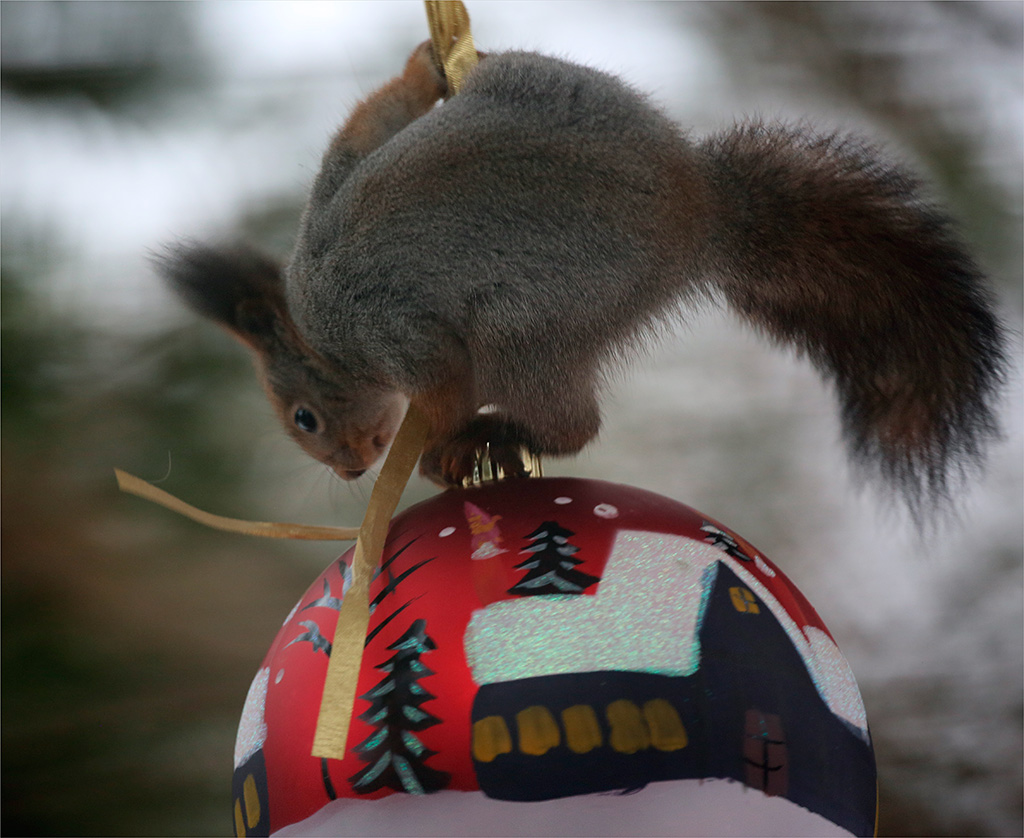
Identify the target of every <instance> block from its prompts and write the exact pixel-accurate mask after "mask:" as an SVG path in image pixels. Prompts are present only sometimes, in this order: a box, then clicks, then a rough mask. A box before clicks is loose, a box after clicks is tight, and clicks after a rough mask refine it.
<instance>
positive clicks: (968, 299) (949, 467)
mask: <svg viewBox="0 0 1024 838" xmlns="http://www.w3.org/2000/svg"><path fill="white" fill-rule="evenodd" d="M701 152H702V153H703V154H704V155H705V160H706V161H708V166H709V170H710V171H711V178H710V180H711V182H712V183H713V184H714V186H715V190H716V201H718V202H720V203H719V204H718V206H717V209H716V212H717V213H719V214H720V217H721V223H720V224H719V225H718V227H719V229H720V230H721V231H722V233H721V235H722V236H723V240H722V241H720V242H717V243H716V244H717V245H718V246H716V247H715V248H714V250H715V252H717V253H719V254H723V255H722V256H721V257H719V261H718V264H717V265H716V266H715V267H716V269H717V270H716V277H715V282H716V284H717V285H718V287H719V288H720V290H721V292H722V293H723V295H724V297H725V298H726V300H727V301H728V302H729V304H730V305H731V306H732V307H733V308H735V309H736V310H737V311H738V312H739V313H740V314H741V315H742V316H743V317H745V318H746V319H747V320H748V321H750V322H751V323H752V324H753V325H754V326H755V328H757V329H758V330H759V331H762V332H764V333H766V334H767V335H768V336H770V337H771V338H772V339H774V340H777V341H779V342H782V343H786V344H789V345H793V346H795V347H796V348H797V349H798V350H800V351H802V352H804V353H806V354H807V355H808V357H809V358H810V359H811V361H812V362H813V363H814V364H815V365H816V366H817V367H818V369H819V370H820V371H821V372H822V373H823V374H824V375H825V376H826V377H827V378H829V379H830V380H831V381H833V382H834V384H835V387H836V390H837V393H838V396H839V400H840V402H841V411H842V422H843V430H844V434H845V436H846V439H847V441H848V443H849V446H850V449H851V452H852V455H853V458H854V460H855V461H856V462H857V463H858V464H859V465H862V466H867V467H868V468H869V469H870V470H877V471H879V472H880V473H881V475H882V476H883V477H884V478H885V479H886V480H887V481H888V482H889V483H891V484H893V485H895V486H897V487H899V488H900V489H902V490H903V492H904V495H905V497H906V498H907V501H908V505H909V507H910V509H911V512H912V513H913V514H914V515H915V517H916V518H917V519H918V520H920V519H921V516H922V513H923V512H924V511H926V510H927V509H928V508H930V507H931V506H933V505H934V504H935V503H936V502H938V503H941V502H943V501H946V500H948V499H949V497H950V493H951V490H952V489H953V488H954V487H955V486H956V485H957V483H958V481H957V480H956V479H955V478H957V477H959V476H962V474H963V472H964V471H965V470H968V469H970V468H972V467H976V466H978V465H980V464H981V462H982V460H983V455H984V449H985V447H986V444H987V443H988V442H990V441H991V440H992V438H993V437H996V436H997V435H998V427H997V421H996V416H995V402H996V400H997V396H998V392H999V389H1000V384H1001V383H1002V381H1003V378H1004V375H1005V367H1006V355H1005V349H1004V338H1003V334H1002V329H1001V327H1000V325H999V322H998V320H997V318H996V316H995V314H994V313H993V306H992V302H991V300H990V299H989V296H988V294H987V292H986V290H985V287H984V283H983V280H982V277H981V275H980V273H979V271H978V268H977V267H976V266H975V264H974V262H973V261H972V260H971V258H970V256H968V255H967V253H966V251H965V249H964V248H963V247H962V245H961V244H960V242H959V241H958V240H957V237H956V235H955V234H954V232H953V231H952V229H951V225H950V222H949V220H948V218H947V217H946V216H945V215H943V214H942V213H941V212H940V211H939V210H937V209H936V208H935V207H934V206H932V205H931V204H929V203H928V202H927V201H926V200H924V199H923V197H922V196H921V193H920V189H919V186H918V184H917V183H916V182H915V181H914V180H913V178H911V177H910V176H909V175H907V174H906V173H905V172H904V171H902V170H901V169H899V168H896V167H894V166H891V165H889V164H886V163H884V162H882V160H881V158H880V157H879V156H878V154H877V153H876V152H875V150H873V149H871V148H869V147H867V146H865V145H863V144H861V143H859V142H858V141H856V140H852V139H847V138H842V137H837V136H820V135H814V134H812V133H808V132H804V131H798V130H794V129H790V128H786V127H781V126H779V127H767V126H763V125H760V124H752V125H747V126H743V127H740V128H737V129H735V130H732V131H729V132H727V133H725V134H722V135H719V136H716V137H712V138H710V139H709V140H707V141H706V142H705V143H703V144H702V146H701Z"/></svg>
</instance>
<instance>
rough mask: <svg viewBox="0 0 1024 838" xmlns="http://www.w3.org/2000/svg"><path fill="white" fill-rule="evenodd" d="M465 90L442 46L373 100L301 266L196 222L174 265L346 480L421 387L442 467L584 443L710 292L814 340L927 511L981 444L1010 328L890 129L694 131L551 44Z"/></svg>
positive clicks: (790, 338) (455, 472)
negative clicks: (617, 395) (485, 455)
mask: <svg viewBox="0 0 1024 838" xmlns="http://www.w3.org/2000/svg"><path fill="white" fill-rule="evenodd" d="M447 94H448V88H447V84H446V80H445V76H444V73H443V70H442V69H440V68H439V65H438V63H437V62H436V61H435V59H434V57H433V52H432V49H431V47H430V45H429V43H425V44H421V45H420V46H419V47H418V48H417V49H416V50H415V51H414V52H413V53H412V55H411V57H410V58H409V60H408V62H407V64H406V66H405V69H404V72H403V73H402V74H401V75H400V76H398V77H396V78H394V79H392V80H391V81H389V82H388V83H386V84H385V85H384V86H382V87H381V88H380V89H378V90H376V91H375V92H374V93H372V94H371V95H370V96H369V97H368V98H366V99H365V100H364V101H362V102H360V103H359V104H358V105H357V106H356V107H355V109H354V110H353V111H352V113H351V115H350V116H349V118H348V120H347V121H346V122H345V123H344V125H343V126H342V127H341V129H340V130H339V131H338V132H337V134H336V135H335V136H334V137H333V139H332V140H331V142H330V145H329V147H328V149H327V151H326V153H325V154H324V157H323V161H322V166H321V168H320V170H319V172H318V174H317V175H316V178H315V180H314V183H313V185H312V190H311V194H310V197H309V201H308V204H307V206H306V208H305V210H304V213H303V216H302V219H301V222H300V229H299V234H298V238H297V243H296V246H295V250H294V254H293V256H292V258H291V261H290V263H289V264H288V265H287V267H285V268H282V267H281V266H280V265H279V264H278V263H276V262H275V261H274V260H272V259H269V258H267V257H266V256H263V255H261V254H260V253H258V252H256V251H255V250H253V249H251V248H249V247H248V246H244V245H207V244H199V243H195V242H186V243H181V244H178V245H175V246H172V247H171V248H170V249H169V250H168V251H167V252H166V253H165V255H164V256H163V257H162V258H161V259H160V260H159V262H160V266H159V267H160V271H161V273H162V274H163V276H164V278H165V279H166V280H167V282H168V283H169V285H170V287H171V288H172V289H173V290H174V291H176V292H177V293H178V294H179V295H180V297H181V298H183V300H184V301H185V302H186V303H187V304H188V305H189V306H191V307H192V308H193V309H194V310H196V311H197V312H199V313H200V314H202V315H205V316H207V317H209V318H211V319H213V320H214V321H216V322H218V323H220V324H221V325H223V326H225V327H226V328H227V329H228V330H230V332H231V333H232V334H233V335H234V336H236V337H237V338H238V339H239V340H241V341H242V342H243V343H245V344H246V345H247V346H248V347H249V348H250V349H251V350H252V351H253V353H254V354H255V357H256V361H257V365H258V367H259V368H260V370H261V372H262V377H263V380H264V382H265V387H266V390H267V392H268V395H269V398H270V401H271V402H272V404H273V405H274V408H275V409H276V412H277V413H278V414H279V416H280V419H281V421H282V423H283V424H284V426H285V427H286V428H287V429H288V431H289V432H290V433H291V435H292V436H293V437H294V438H295V439H296V440H297V441H298V443H299V444H300V445H301V446H302V448H304V449H305V450H306V451H307V452H308V453H309V454H311V455H312V456H313V457H315V458H316V459H317V460H320V461H322V462H323V463H325V464H327V465H328V466H330V467H331V468H332V469H333V470H334V471H335V472H336V473H337V474H338V475H340V476H341V477H342V478H346V479H354V478H356V477H358V476H360V475H361V474H363V472H364V471H365V470H366V469H367V468H368V467H369V466H371V465H372V464H373V463H374V462H375V461H376V460H377V458H378V457H379V456H380V455H381V453H382V452H383V451H384V449H385V448H386V446H387V445H388V444H389V443H390V441H391V439H392V438H393V436H394V434H395V432H396V430H397V427H398V424H399V423H400V420H401V418H402V415H403V411H404V410H405V408H406V405H407V403H409V404H412V405H414V406H415V407H416V408H418V409H419V410H420V411H421V413H422V414H423V415H424V416H425V417H426V419H427V420H428V422H429V425H430V430H429V436H428V440H427V444H426V448H425V451H424V454H423V456H422V457H421V472H422V473H423V474H424V475H426V476H427V477H429V478H432V479H434V480H435V481H437V482H440V483H442V484H458V483H460V482H461V480H462V478H464V477H466V476H467V475H468V474H469V473H470V472H471V469H472V465H473V461H474V457H475V456H476V454H477V452H478V451H479V450H480V449H481V448H482V447H483V446H484V445H485V444H486V445H489V446H490V453H491V456H492V458H493V459H494V460H495V462H497V463H498V464H499V465H500V466H501V467H502V468H503V470H504V471H505V472H506V473H509V474H514V475H515V474H523V472H524V468H523V464H522V460H521V459H520V451H521V448H522V447H524V446H525V447H526V448H527V449H529V450H530V451H532V452H534V453H536V454H543V455H568V454H573V453H575V452H578V451H579V450H580V449H581V448H582V447H583V446H584V445H586V444H587V443H588V442H590V441H591V440H592V439H594V437H595V436H596V435H597V433H598V429H599V427H600V424H601V410H600V401H601V396H600V393H601V385H602V383H603V374H604V373H605V372H606V371H607V369H608V367H609V365H611V364H614V363H616V362H618V361H621V360H622V359H623V357H628V356H629V355H630V354H631V353H632V352H633V351H634V350H636V349H637V348H640V347H642V346H643V345H645V344H646V343H647V342H648V341H649V340H650V339H651V338H652V337H654V336H655V335H656V334H657V332H658V331H659V327H660V326H662V325H663V324H664V322H665V321H667V320H668V319H669V318H670V317H672V316H673V315H674V313H675V312H677V311H678V310H679V309H680V308H681V307H683V306H685V305H686V304H688V303H689V304H693V303H699V302H701V301H708V300H710V301H715V302H724V303H725V304H727V305H728V306H729V307H731V309H732V310H733V311H734V312H736V313H737V314H738V315H739V317H740V318H741V319H742V320H744V321H745V322H746V323H748V324H749V325H750V326H752V327H753V328H754V329H755V330H756V331H757V332H759V333H761V334H762V335H764V336H766V337H767V338H768V339H769V340H771V341H773V342H775V343H778V344H783V345H788V346H790V347H793V348H795V349H796V351H797V352H798V353H800V354H802V355H805V356H806V357H807V358H808V359H809V360H810V362H811V363H812V364H813V365H814V366H815V367H816V368H817V369H818V370H819V371H820V372H821V373H822V375H823V376H824V377H825V379H826V380H828V381H830V382H831V383H832V384H833V385H834V388H835V391H836V393H837V396H838V401H839V405H840V413H841V419H842V427H843V432H844V437H845V439H846V441H847V443H848V448H849V451H850V454H851V458H852V460H853V461H854V463H856V464H860V465H863V466H866V467H867V468H868V470H869V471H872V472H874V473H877V474H878V475H879V476H880V477H882V478H883V479H884V480H886V481H887V482H888V483H889V484H891V485H894V486H895V487H896V488H898V489H902V490H903V491H904V493H905V496H906V497H907V499H908V501H909V502H910V504H911V505H912V506H916V507H921V506H923V505H926V504H929V503H930V502H934V501H941V500H945V499H948V493H949V489H950V486H951V485H952V482H951V478H953V477H954V476H958V475H962V474H963V472H964V471H965V470H967V469H969V468H970V467H972V466H977V465H980V464H981V462H982V460H983V457H984V449H985V446H986V444H987V443H989V442H990V441H991V440H992V439H993V438H996V437H998V435H999V429H998V423H997V421H996V417H995V403H996V401H997V398H998V394H999V389H1000V385H1001V384H1002V382H1003V380H1004V378H1005V370H1006V364H1007V361H1006V351H1005V339H1004V337H1003V330H1002V328H1001V326H1000V323H999V321H998V319H997V317H996V316H995V314H994V312H993V303H992V300H991V297H990V293H989V291H988V290H987V288H986V287H985V280H984V277H983V276H982V274H981V273H980V271H979V269H978V268H977V267H976V265H975V263H974V261H973V260H972V259H971V257H970V256H969V255H968V253H967V252H966V250H965V249H964V247H963V246H962V245H961V243H960V241H959V240H958V238H957V236H956V234H955V233H954V232H953V229H952V224H951V222H950V220H949V218H948V217H947V216H946V215H945V214H944V213H943V212H942V211H941V210H940V209H938V208H936V207H935V206H933V205H932V204H931V203H930V202H929V201H928V200H926V199H925V198H924V197H923V195H922V190H921V188H920V186H919V184H918V182H917V181H916V180H915V178H914V177H913V176H912V175H910V174H909V173H908V172H906V171H904V170H903V169H901V168H899V167H897V166H895V165H892V164H890V163H888V162H886V161H885V160H884V158H883V157H882V156H881V155H880V154H879V153H878V152H877V151H876V150H875V149H874V148H873V147H871V146H870V145H867V144H865V143H863V142H861V141H860V140H858V139H855V138H852V137H845V136H842V135H837V134H828V135H819V134H816V133H813V132H811V131H808V130H797V129H794V128H792V127H787V126H785V125H781V124H763V123H760V122H748V123H744V124H739V125H737V126H735V127H733V128H731V129H729V130H726V131H724V132H722V133H719V134H716V135H713V136H709V137H707V138H705V139H702V140H700V141H693V140H691V139H690V138H689V137H688V136H687V135H686V134H685V133H683V132H682V131H681V130H680V129H679V128H678V127H677V126H676V125H675V124H674V123H673V122H671V121H670V120H669V119H668V118H667V117H666V116H665V115H663V114H662V112H661V111H660V110H659V109H658V108H656V107H655V106H653V105H652V104H650V103H649V102H648V100H647V98H646V97H645V96H643V95H642V94H640V93H638V92H636V91H634V90H633V89H632V88H630V87H629V86H627V85H626V84H625V83H623V82H622V81H620V80H618V79H617V78H615V77H613V76H611V75H608V74H606V73H603V72H600V71H598V70H594V69H590V68H587V67H583V66H577V65H575V64H572V63H568V62H566V61H562V60H558V59H555V58H550V57H546V56H543V55H539V54H534V53H528V52H505V53H495V54H491V55H487V56H484V57H483V58H482V60H481V61H480V63H479V64H478V65H477V66H476V67H475V68H474V69H473V70H472V71H471V72H470V74H469V75H468V76H467V77H466V79H465V80H464V82H463V86H462V88H461V90H460V91H459V93H458V95H457V96H453V97H448V96H447ZM440 100H444V101H443V104H438V103H439V101H440ZM485 406H488V407H489V408H491V412H481V408H483V407H485Z"/></svg>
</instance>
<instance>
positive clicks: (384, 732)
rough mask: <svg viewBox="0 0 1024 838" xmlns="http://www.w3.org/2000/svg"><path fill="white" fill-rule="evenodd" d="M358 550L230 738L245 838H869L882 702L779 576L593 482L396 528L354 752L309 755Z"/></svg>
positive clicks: (373, 593) (681, 512)
mask: <svg viewBox="0 0 1024 838" xmlns="http://www.w3.org/2000/svg"><path fill="white" fill-rule="evenodd" d="M351 554H352V551H351V550H350V551H348V552H347V553H346V554H345V555H343V556H342V557H341V558H340V559H339V560H338V561H335V562H332V564H331V565H330V566H329V567H328V568H327V569H326V570H325V571H324V573H323V574H321V576H320V577H319V578H318V579H317V580H316V581H315V582H314V583H313V585H312V586H311V587H310V589H309V590H308V591H307V593H306V594H305V595H304V596H303V597H302V599H301V600H300V601H299V603H298V604H297V605H296V606H295V608H294V609H293V610H292V613H291V614H289V615H288V617H287V619H286V620H285V622H284V625H283V626H282V628H281V631H280V632H279V633H278V636H277V638H276V639H275V640H274V643H273V644H272V645H271V647H270V650H269V652H268V653H267V655H266V658H265V659H264V661H263V665H262V666H261V667H260V670H259V672H258V673H257V676H256V678H255V680H254V681H253V684H252V687H251V688H250V691H249V695H248V697H247V699H246V703H245V709H244V712H243V717H242V722H241V724H240V727H239V732H238V741H237V743H236V748H235V774H234V794H235V803H234V817H235V826H236V831H237V833H238V834H239V835H268V834H282V835H288V834H294V835H299V834H301V835H313V834H331V835H369V834H383V835H460V834H462V835H466V834H472V835H485V834H497V835H508V834H521V835H529V834H540V835H555V834H558V835H573V834H579V835H601V834H633V835H642V834H657V835H666V834H673V835H685V834H705V835H709V834H745V833H746V834H754V835H765V834H787V835H797V834H814V835H826V834H836V835H848V834H854V835H871V834H873V832H874V823H875V806H876V786H875V765H874V756H873V752H872V749H871V740H870V736H869V733H868V728H867V722H866V719H865V714H864V707H863V704H862V702H861V699H860V694H859V692H858V690H857V686H856V683H855V681H854V679H853V676H852V674H851V672H850V669H849V666H848V665H847V663H846V661H845V659H844V658H843V657H842V655H841V654H840V652H839V650H838V648H837V647H836V644H835V642H834V640H833V639H832V636H831V635H830V634H829V632H828V629H826V628H825V626H824V624H823V623H822V622H821V620H820V618H819V617H818V615H817V614H816V613H815V611H814V609H813V608H812V607H811V606H810V604H809V603H808V602H807V601H806V600H805V599H804V597H803V596H802V595H801V594H800V592H799V591H798V590H797V589H796V588H795V587H794V586H793V585H792V583H791V582H790V581H789V580H788V579H786V577H785V576H784V575H783V574H782V572H781V571H779V570H778V568H776V567H775V566H774V565H773V564H772V563H771V562H770V561H768V560H767V559H766V558H765V557H764V556H763V555H761V554H760V553H759V552H758V551H757V550H755V549H754V548H753V547H752V546H751V545H750V544H748V543H747V542H746V541H744V540H743V539H742V538H740V537H739V536H738V535H736V534H735V533H733V532H731V531H730V530H729V529H727V528H726V527H724V526H722V525H721V524H719V523H717V522H715V521H713V520H711V519H709V518H707V517H706V516H703V515H701V514H700V513H699V512H696V511H695V510H693V509H690V508H689V507H687V506H684V505H683V504H680V503H677V502H675V501H673V500H670V499H668V498H665V497H661V496H659V495H655V494H652V493H650V492H646V491H643V490H640V489H634V488H630V487H626V486H621V485H616V484H613V483H606V482H602V481H595V480H577V479H565V478H550V479H532V480H512V481H507V482H502V483H495V484H490V485H486V486H483V487H479V488H472V489H466V490H452V491H448V492H444V493H442V494H440V495H438V496H436V497H434V498H432V499H430V500H428V501H425V502H423V503H421V504H418V505H417V506H414V507H412V508H411V509H409V510H407V511H406V512H404V513H403V514H401V515H399V516H397V517H396V518H395V519H394V520H393V521H392V523H391V528H390V531H389V535H388V540H387V543H386V545H385V549H384V555H383V558H382V562H381V567H380V569H379V572H378V575H377V576H376V578H375V580H374V582H373V584H372V585H371V588H370V598H371V608H372V614H371V618H370V624H369V630H368V633H367V637H366V642H365V649H364V652H363V658H362V668H361V670H360V676H359V684H358V690H357V693H356V695H357V699H356V702H355V711H354V717H353V719H352V721H351V726H350V728H349V734H348V745H347V749H346V753H345V756H344V758H343V759H322V758H318V757H314V756H311V753H310V752H311V745H312V741H313V734H314V730H315V728H316V721H317V714H318V712H319V710H320V700H321V695H322V691H323V684H324V677H325V672H326V669H327V662H328V656H329V655H338V654H352V653H353V652H354V651H355V650H350V649H334V648H332V644H331V640H330V638H332V637H333V636H334V627H335V623H336V620H337V614H338V608H339V606H340V602H341V599H342V597H343V596H344V595H345V591H346V588H347V582H346V580H347V579H349V578H350V575H351V574H350V571H349V568H348V562H350V560H351Z"/></svg>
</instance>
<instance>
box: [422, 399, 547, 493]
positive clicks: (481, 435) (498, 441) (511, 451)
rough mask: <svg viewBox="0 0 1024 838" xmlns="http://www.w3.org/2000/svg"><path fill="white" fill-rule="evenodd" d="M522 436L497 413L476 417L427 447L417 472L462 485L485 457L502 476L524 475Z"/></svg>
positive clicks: (443, 481) (446, 483) (438, 480)
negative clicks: (457, 430)
mask: <svg viewBox="0 0 1024 838" xmlns="http://www.w3.org/2000/svg"><path fill="white" fill-rule="evenodd" d="M526 444H527V443H526V438H525V435H524V434H523V433H522V432H521V431H520V430H519V429H518V428H517V427H516V426H515V425H513V424H512V423H511V422H509V421H508V420H506V419H502V418H501V417H500V416H495V415H490V414H489V415H486V416H477V417H476V418H475V419H473V421H471V422H470V423H469V424H468V425H466V426H465V427H464V428H463V429H462V430H461V431H459V432H457V433H456V434H454V435H452V436H451V437H448V438H447V439H445V440H443V441H441V442H440V443H438V444H437V445H435V446H433V447H432V448H430V449H428V450H427V451H426V452H425V453H424V455H423V457H422V459H421V460H420V473H421V474H423V476H424V477H426V478H428V479H430V480H433V481H434V482H435V483H440V484H441V485H444V486H462V485H463V483H464V481H465V480H466V479H468V478H471V477H473V474H474V471H476V469H477V467H478V465H479V463H480V461H481V459H482V458H483V457H488V458H489V459H490V461H491V463H492V464H493V465H494V466H496V467H497V468H499V469H500V470H501V472H502V473H503V474H504V476H506V477H526V476H528V472H527V470H526V468H525V467H524V465H523V459H522V454H521V452H522V449H523V447H524V446H525V445H526Z"/></svg>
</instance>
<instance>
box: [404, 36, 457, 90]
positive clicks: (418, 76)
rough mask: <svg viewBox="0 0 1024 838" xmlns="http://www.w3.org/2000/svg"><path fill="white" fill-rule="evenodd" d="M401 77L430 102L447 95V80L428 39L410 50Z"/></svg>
mask: <svg viewBox="0 0 1024 838" xmlns="http://www.w3.org/2000/svg"><path fill="white" fill-rule="evenodd" d="M402 77H403V78H404V79H405V81H406V82H407V83H408V84H411V85H412V86H414V87H415V88H417V89H419V90H421V91H422V92H423V94H424V96H425V97H426V98H427V99H429V101H431V102H436V101H437V100H438V99H443V98H444V97H445V96H447V95H448V80H447V79H446V78H445V75H444V67H442V66H441V62H440V61H438V60H437V59H435V58H434V48H433V46H432V45H431V43H430V41H424V42H423V43H422V44H420V45H419V46H418V47H416V49H414V50H413V51H412V55H410V56H409V60H408V61H407V62H406V64H405V72H404V73H403V74H402Z"/></svg>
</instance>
